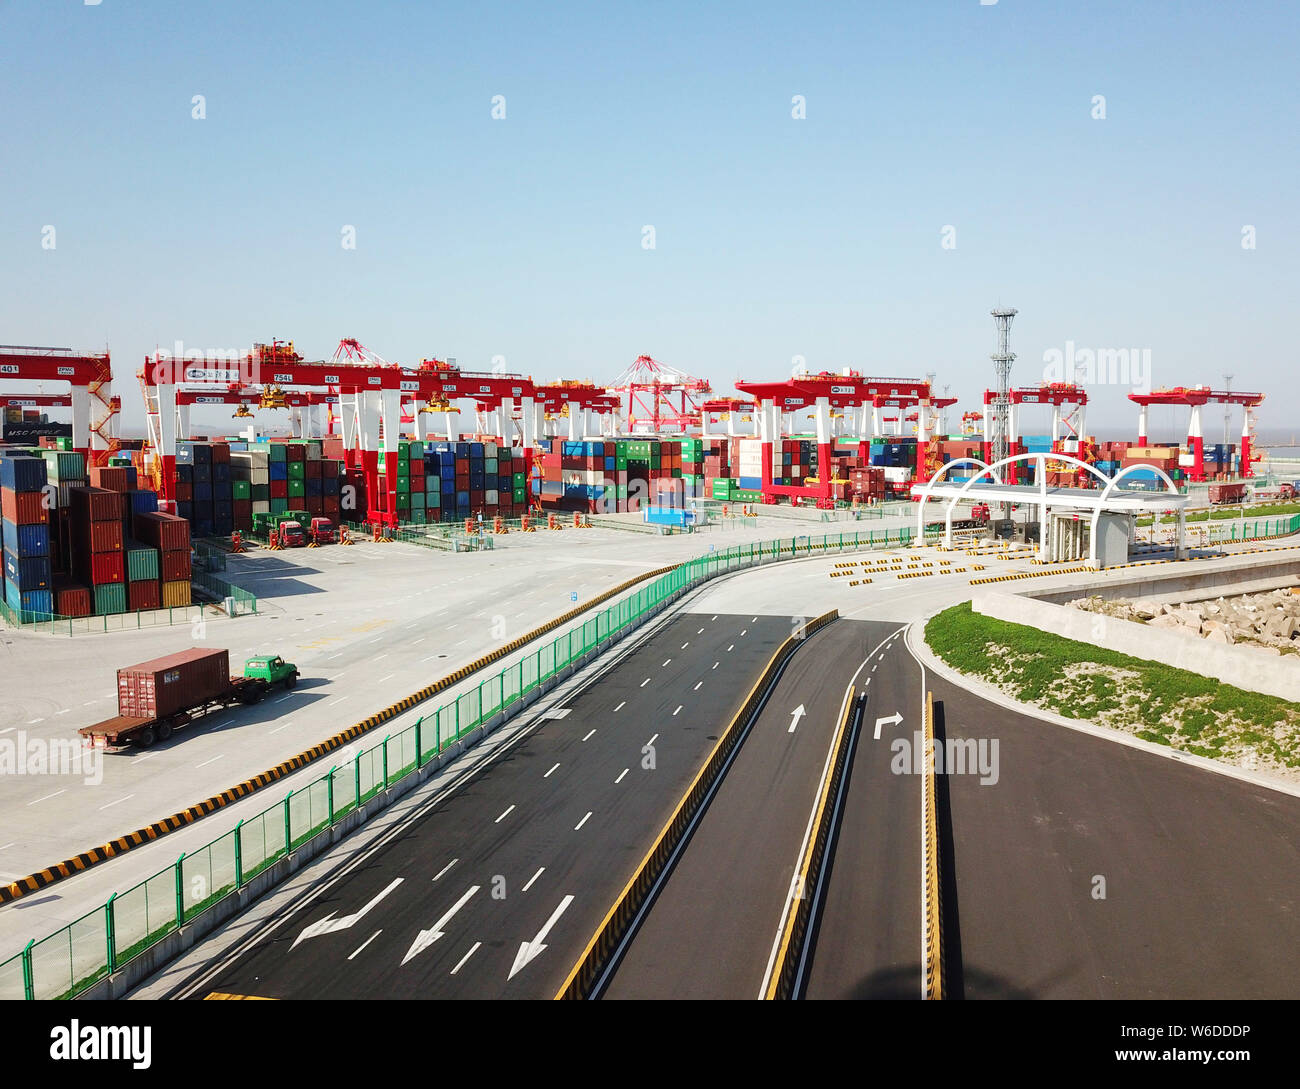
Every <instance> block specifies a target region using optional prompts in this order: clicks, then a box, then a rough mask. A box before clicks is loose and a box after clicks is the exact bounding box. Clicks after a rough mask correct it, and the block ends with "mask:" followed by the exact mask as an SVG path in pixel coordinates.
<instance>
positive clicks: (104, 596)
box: [95, 582, 126, 616]
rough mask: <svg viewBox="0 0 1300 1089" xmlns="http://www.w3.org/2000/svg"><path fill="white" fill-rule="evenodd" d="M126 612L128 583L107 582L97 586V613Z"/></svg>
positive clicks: (97, 614)
mask: <svg viewBox="0 0 1300 1089" xmlns="http://www.w3.org/2000/svg"><path fill="white" fill-rule="evenodd" d="M124 612H126V583H125V582H105V583H102V584H101V585H99V586H96V587H95V615H96V616H107V615H108V614H110V613H124Z"/></svg>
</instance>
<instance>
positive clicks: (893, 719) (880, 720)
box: [874, 711, 903, 741]
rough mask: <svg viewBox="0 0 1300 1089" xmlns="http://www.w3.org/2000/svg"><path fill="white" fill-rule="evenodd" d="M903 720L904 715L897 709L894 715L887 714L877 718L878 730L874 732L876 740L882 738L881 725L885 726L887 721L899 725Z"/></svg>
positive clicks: (892, 724)
mask: <svg viewBox="0 0 1300 1089" xmlns="http://www.w3.org/2000/svg"><path fill="white" fill-rule="evenodd" d="M902 721H903V716H902V715H900V714H899V713H898V712H897V711H895V712H894V713H893V714H892V715H885V716H884V717H883V718H878V719H876V732H875V734H874V738H875V740H876V741H879V740H880V727H881V726H883V725H884V724H885V723H886V722H888V723H889V724H890V725H891V726H897V725H898V724H899V723H900V722H902Z"/></svg>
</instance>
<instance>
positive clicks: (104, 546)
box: [76, 522, 122, 582]
mask: <svg viewBox="0 0 1300 1089" xmlns="http://www.w3.org/2000/svg"><path fill="white" fill-rule="evenodd" d="M76 533H77V549H78V551H87V552H121V551H122V523H121V522H82V523H80V524H79V525H77V527H76ZM109 581H110V582H115V581H117V580H116V579H110V580H109Z"/></svg>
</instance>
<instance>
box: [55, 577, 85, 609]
mask: <svg viewBox="0 0 1300 1089" xmlns="http://www.w3.org/2000/svg"><path fill="white" fill-rule="evenodd" d="M54 611H55V612H56V613H57V614H58V615H59V616H89V615H90V613H91V600H90V589H89V588H88V587H86V586H76V585H71V584H68V585H62V586H56V587H55V588H54Z"/></svg>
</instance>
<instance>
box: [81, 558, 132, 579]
mask: <svg viewBox="0 0 1300 1089" xmlns="http://www.w3.org/2000/svg"><path fill="white" fill-rule="evenodd" d="M81 566H82V569H83V570H85V569H86V568H87V566H88V567H89V570H90V581H91V583H92V584H93V585H95V586H103V585H105V584H106V583H110V582H125V581H126V560H125V558H124V557H123V555H122V553H121V552H93V553H91V555H90V563H89V565H87V564H86V562H85V559H84V557H83V559H82V564H81Z"/></svg>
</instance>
